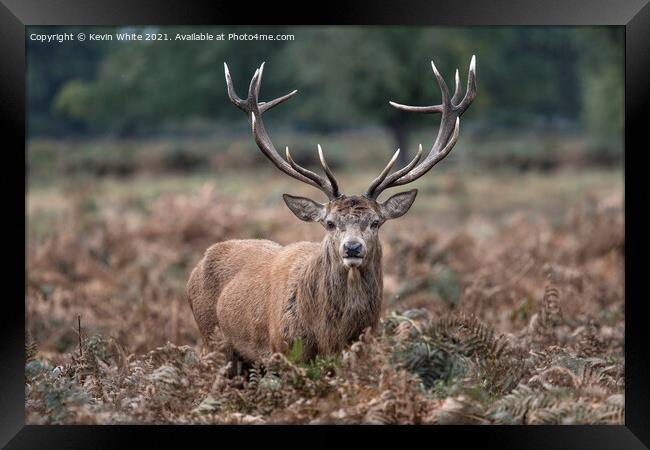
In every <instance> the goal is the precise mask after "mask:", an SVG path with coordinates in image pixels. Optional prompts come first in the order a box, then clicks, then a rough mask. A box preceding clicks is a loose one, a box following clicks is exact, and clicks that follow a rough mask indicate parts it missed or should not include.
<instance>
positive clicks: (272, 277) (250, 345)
mask: <svg viewBox="0 0 650 450" xmlns="http://www.w3.org/2000/svg"><path fill="white" fill-rule="evenodd" d="M330 247H331V246H330V245H329V243H328V242H325V241H323V242H321V243H314V242H298V243H294V244H290V245H287V246H285V247H282V246H280V245H279V244H276V243H275V242H271V241H266V240H231V241H226V242H222V243H218V244H215V245H213V246H212V247H210V248H209V249H208V250H207V251H206V253H205V256H204V257H203V259H202V260H201V262H200V263H199V264H198V266H197V267H196V268H195V269H194V271H193V272H192V274H191V276H190V281H189V283H188V294H189V299H190V305H191V307H192V310H193V311H194V314H195V316H196V318H197V323H198V325H199V330H200V331H201V334H202V335H203V337H204V339H209V338H210V336H211V334H212V333H213V331H214V329H215V326H218V327H219V328H220V330H221V332H222V333H223V335H224V336H226V338H227V341H228V344H229V345H230V346H232V348H233V350H234V351H235V352H236V353H237V354H238V355H239V356H240V357H242V358H243V359H245V360H248V361H255V360H258V359H260V358H262V357H264V356H267V355H269V354H270V353H273V352H284V351H286V350H287V349H288V348H290V346H291V345H292V343H293V342H294V341H295V340H296V339H300V340H301V341H302V343H303V348H304V353H303V356H304V358H305V359H310V358H312V357H313V356H315V355H316V354H322V355H326V354H330V353H334V352H337V351H340V350H341V349H342V348H343V347H344V346H345V345H346V344H348V343H349V342H350V341H352V340H354V339H356V338H357V337H358V336H359V334H361V332H362V331H363V330H364V329H365V328H366V327H374V326H376V325H377V323H378V322H379V313H380V310H381V298H382V279H381V251H379V252H377V255H376V260H375V261H373V263H372V264H369V267H368V269H367V270H364V269H362V270H359V269H355V270H356V273H354V272H350V271H349V270H347V269H346V268H345V266H343V264H336V263H333V259H334V258H333V256H334V255H332V254H331V252H330ZM238 255H240V256H239V257H238ZM242 255H246V256H242ZM334 324H335V326H333V325H334Z"/></svg>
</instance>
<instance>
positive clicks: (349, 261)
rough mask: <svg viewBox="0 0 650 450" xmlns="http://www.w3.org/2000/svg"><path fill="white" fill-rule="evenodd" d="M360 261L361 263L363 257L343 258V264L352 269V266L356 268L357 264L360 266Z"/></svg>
mask: <svg viewBox="0 0 650 450" xmlns="http://www.w3.org/2000/svg"><path fill="white" fill-rule="evenodd" d="M361 263H363V258H350V257H345V258H343V265H344V266H345V267H347V268H348V269H352V268H355V269H356V268H358V267H359V266H361Z"/></svg>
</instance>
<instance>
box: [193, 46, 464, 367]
mask: <svg viewBox="0 0 650 450" xmlns="http://www.w3.org/2000/svg"><path fill="white" fill-rule="evenodd" d="M431 65H432V68H433V72H434V75H435V77H436V81H437V83H438V85H439V87H440V91H441V94H442V103H441V104H439V105H433V106H407V105H401V104H398V103H393V102H390V104H391V105H392V106H394V107H395V108H397V109H400V110H404V111H411V112H418V113H441V115H442V120H441V123H440V128H439V130H438V136H437V138H436V140H435V142H434V144H433V146H432V148H431V150H430V151H429V153H428V154H427V156H426V157H425V158H424V159H423V160H422V161H420V159H421V157H422V146H420V148H419V150H418V152H417V154H416V155H415V158H414V159H413V160H412V161H411V162H410V163H409V164H407V165H406V166H405V167H403V168H401V169H399V170H396V171H395V172H392V173H391V170H392V167H393V165H394V164H395V161H396V160H397V156H398V154H399V149H398V150H397V152H395V154H394V156H393V158H392V159H391V160H390V162H389V163H388V165H387V166H386V168H385V169H384V170H383V171H382V172H381V173H380V175H379V176H378V177H377V178H376V179H375V180H373V182H372V183H371V184H370V187H369V188H368V190H367V191H366V192H365V194H363V195H352V196H346V195H343V194H341V193H340V192H339V187H338V182H337V181H336V178H335V177H334V174H333V173H332V171H331V170H330V168H329V166H328V165H327V162H326V161H325V157H324V155H323V151H322V149H321V147H320V145H319V146H318V154H319V157H320V162H321V165H322V167H323V170H324V172H325V175H326V177H323V176H321V175H318V174H316V173H315V172H312V171H311V170H308V169H306V168H304V167H301V166H300V165H298V164H297V163H296V162H295V161H294V160H293V159H292V158H291V154H290V153H289V148H288V147H287V149H286V159H284V158H282V157H281V156H280V154H279V153H278V151H277V150H276V148H275V146H274V145H273V143H272V142H271V139H270V138H269V136H268V134H267V132H266V129H265V128H264V125H263V122H262V114H263V113H264V112H266V111H268V110H269V109H271V108H273V107H274V106H276V105H278V104H280V103H282V102H284V101H286V100H288V99H289V98H291V97H292V96H293V95H294V94H295V93H296V91H293V92H292V93H290V94H287V95H285V96H283V97H280V98H277V99H275V100H272V101H269V102H260V101H259V91H260V84H261V78H262V72H263V69H264V64H262V66H261V67H260V68H259V69H258V70H257V71H256V72H255V75H253V79H252V80H251V83H250V87H249V90H248V97H247V98H246V99H242V98H240V97H238V96H237V94H236V93H235V90H234V87H233V85H232V80H231V78H230V73H229V72H228V67H227V66H226V65H225V64H224V67H225V74H226V85H227V88H228V97H229V98H230V101H231V102H232V103H233V104H234V105H235V106H237V107H238V108H239V109H241V110H242V111H244V112H246V114H247V115H248V117H249V118H250V123H251V127H252V132H253V137H254V139H255V142H256V143H257V145H258V147H259V148H260V150H261V151H262V153H263V154H264V155H265V156H266V157H267V158H268V159H269V160H270V161H271V162H272V163H273V164H274V165H275V166H276V167H277V168H278V169H280V170H281V171H282V172H284V173H285V174H287V175H289V176H291V177H293V178H296V179H297V180H300V181H302V182H304V183H307V184H309V185H311V186H313V187H316V188H318V189H320V190H321V191H322V192H323V193H325V195H327V197H328V199H329V201H328V202H327V203H324V204H321V203H318V202H315V201H313V200H310V199H308V198H305V197H294V196H292V195H288V194H284V196H283V199H284V201H285V203H286V204H287V206H288V207H289V209H290V210H291V211H292V212H293V213H294V214H295V215H296V216H297V217H298V218H299V219H301V220H303V221H306V222H316V223H319V224H321V225H322V226H323V227H324V228H325V230H326V235H325V237H324V239H323V240H322V242H320V243H314V242H298V243H294V244H290V245H287V246H284V247H283V246H280V245H279V244H277V243H275V242H271V241H268V240H255V239H252V240H230V241H225V242H221V243H218V244H215V245H213V246H212V247H210V248H209V249H208V250H207V251H206V252H205V254H204V256H203V259H202V260H201V261H200V262H199V263H198V265H197V266H196V267H195V268H194V270H193V271H192V273H191V275H190V279H189V281H188V284H187V295H188V301H189V304H190V307H191V308H192V312H193V313H194V317H195V319H196V322H197V325H198V327H199V330H200V332H201V334H202V336H203V338H204V340H206V341H207V342H210V340H211V337H212V335H213V332H214V331H215V327H219V329H220V330H221V331H222V333H223V335H224V337H225V339H226V341H227V349H226V350H227V352H228V353H229V355H230V356H231V358H232V361H233V363H238V362H239V361H241V360H243V361H244V362H253V361H255V360H258V359H260V358H262V357H264V356H266V355H269V354H270V353H273V352H284V351H286V350H287V348H289V347H290V346H291V345H292V344H293V342H295V341H296V340H297V339H300V341H301V342H302V343H303V355H302V356H303V359H306V360H308V359H311V358H313V357H314V356H316V355H317V354H321V355H327V354H331V353H335V352H338V351H340V350H341V349H342V348H344V347H345V346H346V345H347V344H349V343H350V342H351V341H353V340H355V339H357V338H358V337H359V335H360V334H361V332H362V331H363V330H364V329H366V328H368V327H371V328H374V327H376V325H377V324H378V322H379V315H380V312H381V301H382V290H383V284H382V267H381V255H382V251H381V244H380V242H379V235H378V231H379V227H380V226H381V225H382V224H383V223H385V222H386V221H387V220H390V219H395V218H398V217H401V216H402V215H404V214H406V212H407V211H408V210H409V208H410V207H411V205H412V204H413V202H414V201H415V197H416V195H417V190H415V189H412V190H410V191H405V192H400V193H398V194H395V195H393V196H392V197H390V198H388V199H387V200H386V201H384V202H379V201H378V200H377V198H378V196H379V195H380V194H381V192H382V191H383V190H385V189H387V188H391V187H394V186H400V185H404V184H407V183H410V182H412V181H414V180H416V179H417V178H419V177H421V176H422V175H424V174H425V173H426V172H427V171H428V170H429V169H431V168H432V167H433V166H434V165H436V164H437V163H438V162H440V161H441V160H442V159H443V158H445V157H446V156H447V154H448V153H449V152H450V151H451V149H452V148H453V146H454V144H455V143H456V141H457V140H458V134H459V124H460V120H459V118H460V116H461V115H462V114H463V113H464V112H465V110H466V109H467V108H468V107H469V105H470V104H471V102H472V101H473V100H474V97H475V95H476V83H475V60H474V58H473V57H472V62H471V63H470V69H469V76H468V87H467V92H466V94H465V96H464V97H463V98H462V99H461V91H460V80H459V76H458V71H456V89H455V91H454V94H453V96H451V97H450V95H449V91H448V88H447V85H446V83H445V81H444V79H443V78H442V76H441V75H440V73H439V72H438V70H437V69H436V67H435V65H434V64H433V62H432V63H431ZM237 365H238V364H233V365H231V371H230V374H234V373H236V371H237V369H235V370H233V369H234V368H235V367H236V366H237Z"/></svg>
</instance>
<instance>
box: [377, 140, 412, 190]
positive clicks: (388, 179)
mask: <svg viewBox="0 0 650 450" xmlns="http://www.w3.org/2000/svg"><path fill="white" fill-rule="evenodd" d="M397 152H399V149H398V150H397ZM397 152H396V153H395V155H393V158H392V159H391V162H389V163H388V166H386V168H385V169H384V170H383V171H382V173H381V174H380V175H379V177H377V178H376V179H375V180H374V181H373V182H372V183H371V184H370V187H369V188H368V190H367V191H366V197H369V198H377V196H378V195H379V194H380V193H381V191H383V190H384V189H385V187H384V186H388V185H390V184H391V183H392V182H393V181H395V180H397V179H398V178H400V177H401V176H402V175H404V174H406V173H408V172H409V171H410V170H411V169H413V167H415V165H416V164H417V163H418V162H419V161H420V158H421V157H422V144H420V145H419V147H418V151H417V153H416V154H415V157H414V158H413V159H412V160H411V162H410V163H408V164H407V165H405V166H404V167H402V168H401V169H399V170H397V171H395V172H393V173H392V174H390V176H387V175H388V172H389V171H390V168H391V167H392V166H393V164H394V163H395V161H394V160H396V159H397Z"/></svg>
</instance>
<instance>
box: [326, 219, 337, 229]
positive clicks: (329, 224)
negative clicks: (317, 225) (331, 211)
mask: <svg viewBox="0 0 650 450" xmlns="http://www.w3.org/2000/svg"><path fill="white" fill-rule="evenodd" d="M325 225H326V226H327V229H328V230H333V229H334V228H336V224H335V223H334V222H332V221H331V220H328V221H327V222H326V224H325Z"/></svg>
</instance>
